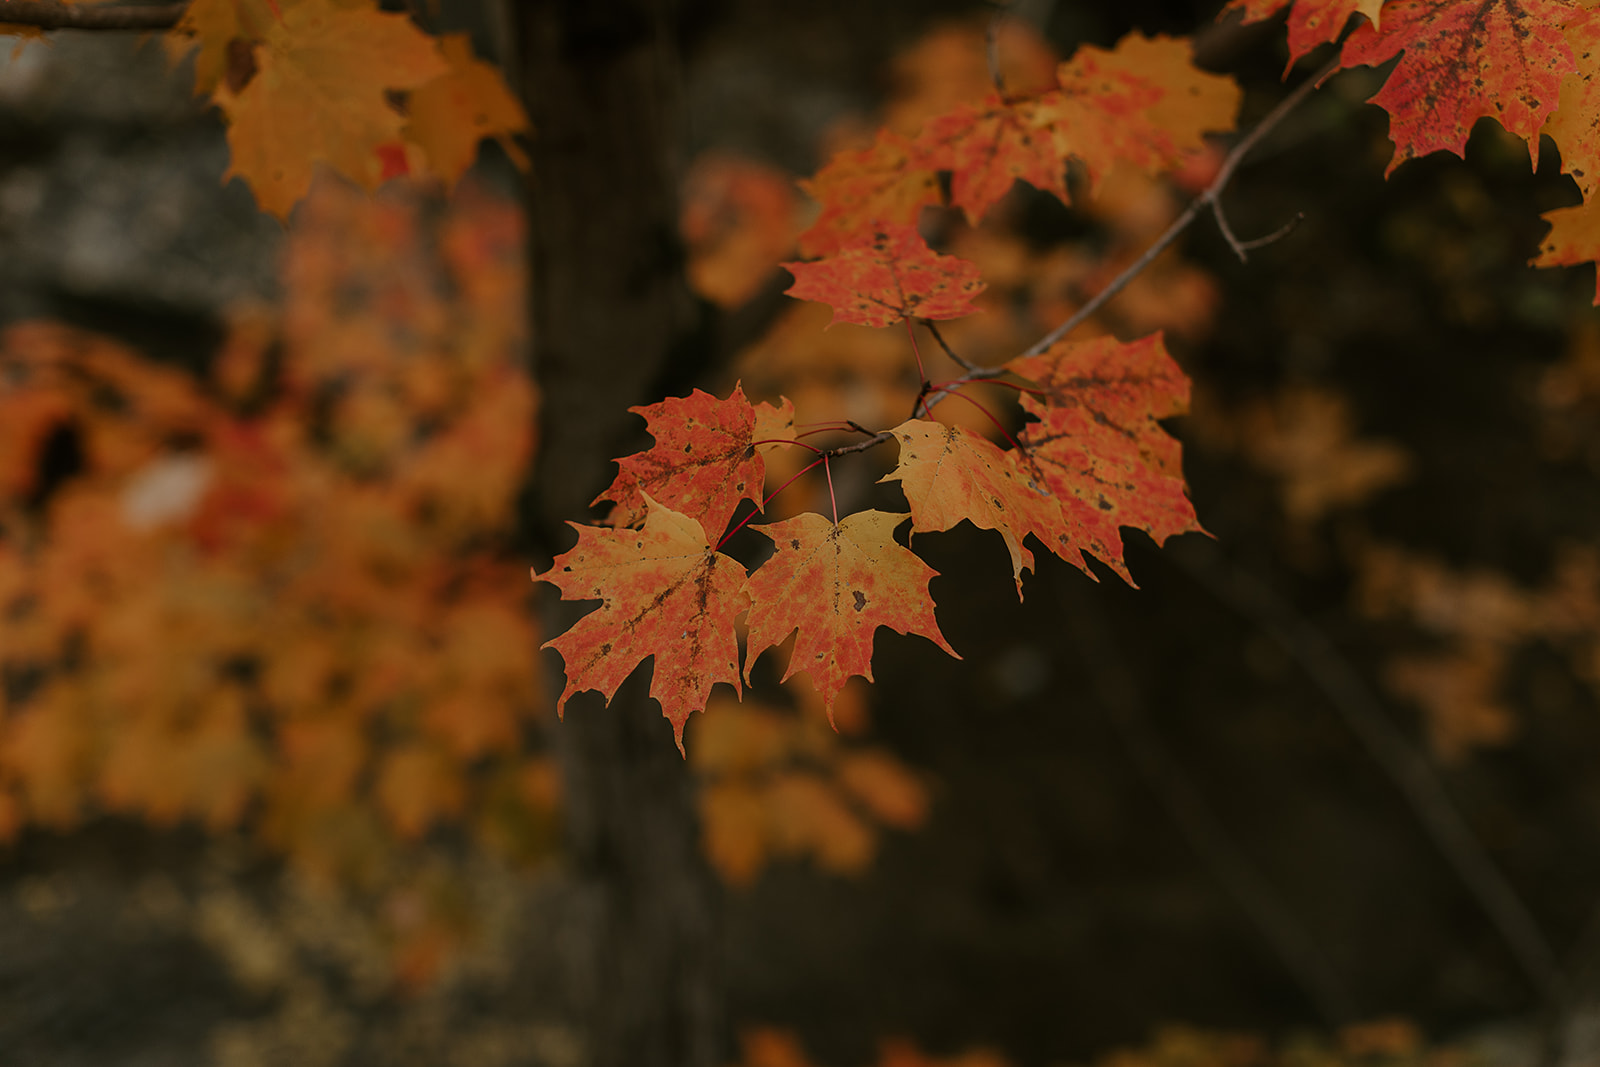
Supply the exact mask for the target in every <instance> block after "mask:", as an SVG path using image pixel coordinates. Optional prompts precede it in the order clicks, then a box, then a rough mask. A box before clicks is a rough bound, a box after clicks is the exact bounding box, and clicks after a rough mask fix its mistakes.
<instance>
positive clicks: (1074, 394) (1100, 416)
mask: <svg viewBox="0 0 1600 1067" xmlns="http://www.w3.org/2000/svg"><path fill="white" fill-rule="evenodd" d="M1006 368H1007V369H1008V370H1010V371H1011V372H1013V373H1014V374H1017V375H1019V376H1020V377H1023V378H1027V379H1029V380H1030V381H1032V382H1033V383H1035V384H1036V385H1037V386H1038V388H1039V391H1038V392H1025V393H1023V394H1022V406H1023V408H1024V410H1026V411H1027V412H1028V413H1029V414H1030V415H1032V416H1034V417H1035V418H1036V419H1038V420H1039V421H1038V422H1033V423H1029V424H1028V425H1027V426H1026V427H1024V429H1023V432H1022V434H1021V435H1020V436H1019V438H1018V440H1019V441H1020V443H1021V445H1022V447H1023V448H1024V449H1025V450H1026V451H1027V453H1028V456H1029V459H1030V460H1031V463H1032V467H1033V468H1034V469H1037V470H1038V471H1039V472H1040V474H1041V475H1042V477H1043V479H1044V484H1045V486H1046V487H1047V488H1048V489H1049V491H1050V492H1051V493H1053V494H1055V499H1056V500H1058V501H1059V502H1060V505H1061V510H1062V516H1063V520H1064V522H1065V524H1066V528H1067V534H1068V538H1069V541H1070V543H1071V544H1072V546H1073V548H1074V549H1076V550H1077V551H1076V552H1074V553H1072V554H1071V555H1069V554H1067V553H1062V552H1058V553H1057V554H1058V555H1060V556H1061V557H1062V558H1063V559H1065V560H1067V561H1068V562H1069V563H1072V564H1073V565H1074V566H1077V567H1079V568H1080V569H1082V570H1083V571H1084V573H1086V574H1091V576H1092V572H1090V571H1089V568H1088V566H1087V565H1086V564H1085V563H1084V561H1083V559H1082V555H1081V553H1083V552H1088V553H1090V554H1092V555H1095V556H1098V557H1099V558H1100V559H1101V560H1103V561H1104V562H1105V563H1106V564H1107V565H1108V566H1110V567H1111V569H1112V570H1113V571H1115V572H1116V573H1117V574H1118V575H1120V576H1121V577H1122V579H1123V580H1124V581H1126V582H1128V583H1129V584H1130V585H1132V584H1133V577H1132V576H1131V575H1130V574H1129V573H1128V568H1127V565H1126V564H1125V563H1124V562H1123V557H1122V539H1121V536H1120V533H1119V527H1123V526H1133V527H1136V528H1138V529H1141V530H1144V531H1145V532H1146V533H1148V534H1149V535H1150V536H1151V537H1152V538H1154V539H1155V542H1156V544H1158V545H1159V544H1163V543H1165V541H1166V540H1167V538H1169V537H1171V536H1173V535H1174V534H1180V533H1185V532H1187V531H1190V530H1196V531H1200V529H1201V528H1200V522H1199V519H1197V518H1196V517H1195V513H1194V505H1193V504H1191V503H1190V502H1189V497H1188V494H1187V492H1186V491H1185V489H1184V484H1183V448H1182V446H1181V445H1179V444H1178V442H1177V441H1176V440H1174V439H1173V438H1172V437H1170V436H1169V435H1168V434H1167V432H1166V431H1165V430H1163V429H1162V428H1161V425H1160V423H1159V422H1157V421H1156V420H1158V419H1165V418H1170V417H1172V416H1174V415H1181V414H1183V413H1184V412H1186V411H1187V410H1188V409H1189V379H1188V377H1187V376H1186V375H1185V374H1184V373H1183V371H1182V370H1180V369H1179V367H1178V365H1177V364H1176V363H1174V362H1173V361H1172V357H1171V356H1170V355H1168V354H1167V349H1166V345H1165V344H1164V343H1163V342H1162V340H1161V335H1160V334H1159V333H1156V334H1151V335H1150V336H1148V337H1143V338H1140V339H1139V340H1137V341H1133V342H1130V343H1126V344H1124V343H1123V342H1121V341H1118V340H1117V339H1116V338H1114V337H1097V338H1095V339H1093V340H1091V341H1062V342H1060V343H1058V344H1056V345H1055V346H1054V347H1052V348H1050V349H1049V350H1048V351H1046V352H1044V353H1042V354H1040V355H1037V356H1024V357H1019V358H1017V359H1014V360H1012V361H1011V362H1010V363H1007V364H1006ZM1201 532H1203V531H1201ZM1074 556H1076V557H1077V558H1073V557H1074Z"/></svg>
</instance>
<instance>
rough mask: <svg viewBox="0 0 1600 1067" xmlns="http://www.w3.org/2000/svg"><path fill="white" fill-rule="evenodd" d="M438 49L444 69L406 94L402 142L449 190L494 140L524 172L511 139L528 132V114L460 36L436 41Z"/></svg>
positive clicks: (523, 159)
mask: <svg viewBox="0 0 1600 1067" xmlns="http://www.w3.org/2000/svg"><path fill="white" fill-rule="evenodd" d="M439 48H440V50H441V51H443V52H444V58H445V61H446V62H447V63H449V64H450V69H449V70H448V71H446V72H445V73H443V74H441V75H439V76H438V77H437V78H434V79H433V80H432V81H430V82H428V83H427V84H426V85H424V86H422V87H421V88H420V89H417V90H416V91H415V92H413V93H412V94H411V98H410V100H409V101H408V102H407V105H406V111H407V122H406V128H405V134H406V137H407V138H408V139H409V140H411V141H413V142H414V143H416V144H417V145H418V146H419V147H420V148H421V149H422V151H423V154H424V155H426V156H427V157H428V166H429V167H430V168H432V170H433V172H434V173H435V174H437V175H439V177H441V178H443V179H444V183H445V185H446V187H449V188H454V187H455V184H456V182H457V181H459V180H460V178H461V175H463V174H465V173H466V170H467V168H468V167H470V166H472V161H473V159H475V158H476V157H477V155H478V142H479V141H481V140H483V139H484V138H485V137H497V138H499V140H500V144H501V146H502V147H504V148H505V150H506V154H507V155H508V156H510V157H511V159H512V161H513V162H514V163H516V165H517V166H518V167H520V168H522V169H524V170H525V169H527V166H528V158H527V156H525V155H524V154H523V153H522V150H521V149H520V148H518V147H517V144H516V142H515V141H513V140H512V139H511V136H512V135H513V134H518V133H526V132H527V131H528V114H527V112H525V111H523V110H522V104H521V102H519V101H518V100H517V98H516V97H515V96H513V95H511V90H510V89H507V88H506V83H505V80H504V79H503V78H501V77H500V72H499V71H498V70H496V69H495V68H494V67H491V66H490V65H489V64H487V63H485V62H483V61H482V60H481V59H478V58H477V57H476V56H474V55H473V54H472V45H471V43H469V42H468V40H467V37H466V35H465V34H455V35H452V36H449V37H443V38H440V40H439Z"/></svg>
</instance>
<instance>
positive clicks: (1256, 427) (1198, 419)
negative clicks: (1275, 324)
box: [1188, 386, 1411, 523]
mask: <svg viewBox="0 0 1600 1067" xmlns="http://www.w3.org/2000/svg"><path fill="white" fill-rule="evenodd" d="M1188 426H1189V429H1190V431H1191V432H1192V433H1193V434H1194V436H1195V439H1196V440H1198V441H1200V442H1203V443H1204V444H1205V445H1206V446H1207V447H1209V448H1214V449H1217V450H1219V451H1229V452H1234V453H1236V454H1240V455H1243V456H1244V457H1245V458H1246V459H1247V460H1248V461H1249V462H1250V463H1251V464H1252V465H1253V466H1255V467H1256V468H1258V469H1260V470H1262V471H1264V472H1266V473H1267V474H1269V475H1271V476H1273V477H1274V478H1276V479H1278V482H1279V487H1280V491H1281V493H1282V498H1283V510H1284V513H1285V514H1286V515H1287V516H1288V518H1289V519H1290V521H1291V522H1295V523H1315V522H1317V521H1318V520H1320V519H1322V518H1323V517H1324V516H1326V515H1329V514H1331V513H1333V512H1336V511H1340V510H1343V509H1347V508H1352V507H1356V506H1358V505H1360V504H1362V503H1365V502H1366V501H1367V500H1370V499H1371V498H1372V497H1373V496H1375V495H1376V494H1377V493H1380V492H1382V491H1383V490H1384V489H1387V488H1389V487H1390V486H1393V485H1395V484H1397V483H1399V482H1401V481H1403V480H1405V478H1406V477H1407V475H1408V473H1409V471H1410V465H1411V461H1410V457H1409V455H1408V454H1407V453H1406V451H1405V450H1404V449H1402V448H1401V447H1400V446H1399V445H1396V444H1394V443H1393V442H1390V441H1380V440H1371V439H1363V438H1359V437H1357V436H1356V433H1355V420H1354V417H1353V415H1352V414H1351V412H1350V405H1349V403H1348V401H1346V399H1345V398H1344V397H1343V396H1341V395H1339V394H1337V393H1334V392H1330V391H1328V390H1324V389H1315V388H1311V387H1306V386H1302V387H1294V388H1288V389H1285V390H1283V391H1282V392H1280V393H1279V394H1277V395H1276V396H1273V397H1271V398H1267V399H1261V400H1257V401H1254V402H1251V403H1247V404H1244V405H1242V406H1240V407H1238V408H1236V409H1234V410H1232V411H1229V410H1225V409H1224V408H1223V407H1222V405H1221V403H1220V401H1218V400H1217V399H1216V398H1214V397H1212V396H1209V395H1205V394H1202V395H1199V396H1197V397H1196V398H1195V405H1194V412H1193V414H1192V415H1191V416H1190V419H1189V423H1188Z"/></svg>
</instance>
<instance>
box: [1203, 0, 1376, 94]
mask: <svg viewBox="0 0 1600 1067" xmlns="http://www.w3.org/2000/svg"><path fill="white" fill-rule="evenodd" d="M1291 6H1292V10H1290V12H1289V17H1288V26H1289V63H1288V65H1287V66H1285V67H1284V68H1283V73H1284V76H1285V77H1287V76H1288V74H1289V71H1290V70H1292V69H1293V68H1294V65H1295V64H1296V63H1297V62H1299V60H1300V57H1301V56H1303V55H1305V54H1306V53H1307V52H1309V51H1311V50H1312V49H1313V48H1315V47H1317V46H1318V45H1322V44H1329V43H1331V42H1333V41H1336V40H1338V38H1339V34H1341V33H1342V32H1344V27H1345V24H1346V23H1347V22H1349V21H1350V16H1351V15H1355V14H1358V13H1359V14H1362V15H1365V16H1366V17H1367V21H1368V22H1370V23H1372V24H1373V25H1374V26H1376V25H1378V9H1379V8H1381V7H1382V6H1383V0H1228V3H1227V4H1226V5H1225V6H1224V7H1223V9H1222V10H1223V12H1224V13H1226V12H1229V11H1239V12H1243V15H1244V21H1245V22H1260V21H1261V20H1262V19H1265V18H1271V17H1272V16H1273V15H1276V14H1277V13H1278V12H1280V11H1282V10H1284V9H1285V8H1290V7H1291Z"/></svg>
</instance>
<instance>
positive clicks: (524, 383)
mask: <svg viewBox="0 0 1600 1067" xmlns="http://www.w3.org/2000/svg"><path fill="white" fill-rule="evenodd" d="M301 223H302V225H301V226H300V228H298V229H297V231H296V232H295V233H294V235H293V236H292V237H291V240H290V244H289V251H288V254H287V262H286V267H285V279H284V298H283V306H282V308H281V309H277V308H256V309H250V310H245V311H242V312H241V313H240V315H239V317H238V320H237V325H236V327H235V329H234V330H233V332H232V333H231V335H230V336H229V338H228V339H227V341H226V342H225V344H224V345H223V347H222V349H221V351H220V352H219V353H218V355H217V357H216V359H215V361H214V363H213V365H212V367H211V374H210V376H209V380H207V381H203V382H202V381H196V380H194V379H192V378H191V377H189V376H188V375H185V374H183V373H180V372H178V371H176V370H173V369H170V368H164V367H162V366H160V365H157V364H154V363H152V362H149V361H147V360H145V359H142V358H140V357H138V356H136V355H134V354H133V353H131V352H128V351H126V350H125V349H123V348H121V347H120V346H118V345H117V344H115V343H113V342H110V341H107V340H104V339H100V338H95V337H92V336H89V335H85V334H80V333H76V332H73V331H70V330H67V329H65V328H62V327H56V326H48V325H42V324H34V325H25V326H19V327H13V328H11V329H10V330H8V331H6V332H5V333H4V334H3V335H0V350H3V353H4V359H5V364H6V367H7V371H6V374H5V376H4V380H3V381H0V428H3V429H0V607H3V609H4V610H3V611H0V666H3V668H4V670H5V671H6V672H7V675H8V677H9V678H17V679H26V682H25V683H23V684H19V685H11V686H10V687H9V690H8V694H7V695H8V697H9V699H10V703H9V705H7V706H6V707H5V708H4V712H3V714H0V802H3V810H4V814H5V818H4V819H3V820H0V823H3V827H4V829H5V830H6V832H7V833H13V832H15V831H16V830H17V829H18V828H19V827H20V826H22V825H24V824H25V823H27V822H39V823H45V824H49V825H57V826H66V825H70V824H72V823H74V822H76V821H78V820H80V819H82V818H84V817H86V816H89V815H91V814H93V813H95V812H99V811H112V812H120V813H125V814H128V815H132V816H137V817H140V818H146V819H150V820H153V821H157V822H162V823H172V822H176V821H180V820H193V821H197V822H200V823H203V824H205V825H207V826H210V827H213V828H222V827H234V826H238V825H240V824H245V825H247V826H252V827H254V828H256V829H257V830H258V831H259V832H260V833H261V834H262V835H263V836H264V837H266V838H267V839H268V840H269V841H271V842H273V843H274V844H275V845H277V846H278V847H281V848H283V849H284V850H286V851H287V853H288V854H289V856H290V857H291V859H293V860H295V861H296V862H298V863H299V864H300V865H302V866H304V867H306V868H310V869H314V870H319V871H323V872H325V873H330V874H334V873H341V872H344V873H348V872H349V871H351V870H354V869H360V868H363V867H364V866H367V867H370V865H371V863H372V862H373V861H374V858H375V857H378V856H381V854H382V852H383V851H384V850H385V849H387V848H390V847H391V846H392V843H393V841H394V839H395V838H396V837H398V838H401V839H404V838H413V837H416V836H419V835H421V834H423V833H425V832H426V831H427V830H428V828H429V827H430V826H431V825H433V824H434V823H435V822H437V821H439V820H455V819H458V818H462V817H466V818H467V819H468V821H469V822H470V823H472V824H473V825H474V826H476V827H477V828H478V829H479V830H480V832H482V833H483V835H484V837H485V838H486V839H492V840H496V841H499V842H503V843H507V844H508V845H509V846H511V847H513V848H514V847H515V842H516V839H517V838H518V836H519V835H520V834H522V833H523V830H524V829H526V828H527V827H530V826H534V825H536V824H538V823H540V822H541V821H542V820H547V819H548V812H549V810H550V808H551V806H552V805H553V803H554V797H553V795H552V790H550V789H543V790H526V789H522V788H520V787H519V786H515V785H513V787H512V788H505V787H503V786H502V785H501V784H500V783H502V782H506V781H510V782H513V783H515V782H517V781H520V780H521V776H526V775H527V774H528V773H531V770H532V768H535V767H537V766H538V763H537V761H530V756H529V754H528V748H527V745H528V742H529V740H530V736H531V731H532V729H533V723H532V721H531V719H530V712H531V711H532V710H533V708H535V707H537V706H538V704H539V699H538V696H537V685H536V683H537V680H536V678H535V676H534V674H533V663H534V656H533V655H532V650H533V648H534V646H535V645H536V644H537V640H536V638H535V635H534V633H533V630H532V627H531V624H530V620H529V616H528V614H527V611H526V607H525V604H524V596H523V593H522V589H523V586H522V583H521V581H520V578H519V573H518V572H519V571H520V568H518V567H516V566H515V565H513V564H511V563H510V562H509V561H508V560H507V558H506V550H505V545H506V543H507V537H508V533H509V530H510V524H511V519H512V513H511V506H512V499H513V495H514V492H515V488H516V486H517V485H518V483H519V481H520V478H521V477H522V471H523V470H524V469H525V465H526V463H527V460H528V457H529V452H530V448H531V440H532V420H533V413H534V396H533V391H532V387H531V385H530V383H529V382H528V380H527V378H526V377H525V376H524V374H523V373H522V372H521V370H520V368H519V365H518V362H517V345H518V342H519V338H520V336H521V331H522V326H521V319H520V303H519V300H520V289H521V281H520V264H521V247H520V237H519V233H518V228H519V226H520V218H519V216H518V214H517V213H516V211H515V209H514V208H513V207H511V206H510V205H508V204H506V203H503V202H500V201H497V200H494V199H491V198H489V197H486V196H485V195H483V194H481V193H477V192H474V191H472V190H470V189H469V190H465V191H463V193H462V194H461V195H460V196H459V197H458V199H457V201H456V204H455V206H454V207H452V208H451V209H450V210H448V211H446V212H442V213H436V214H435V215H429V216H425V215H423V214H422V213H421V212H419V210H418V208H417V206H416V205H415V204H414V203H412V202H411V201H408V200H405V199H400V198H392V199H386V200H384V201H381V202H372V201H369V200H367V199H366V198H365V197H363V196H360V195H358V194H355V193H353V192H351V191H349V190H346V189H344V188H342V187H339V186H335V185H325V186H322V187H320V188H319V190H318V191H317V192H315V193H314V194H313V196H312V198H311V200H310V201H309V202H308V204H307V206H306V210H305V211H304V212H303V214H302V217H301ZM435 248H437V249H439V250H441V251H442V262H441V261H440V259H439V258H438V257H437V256H436V254H435V253H434V252H433V251H432V249H435ZM519 828H521V829H519Z"/></svg>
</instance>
